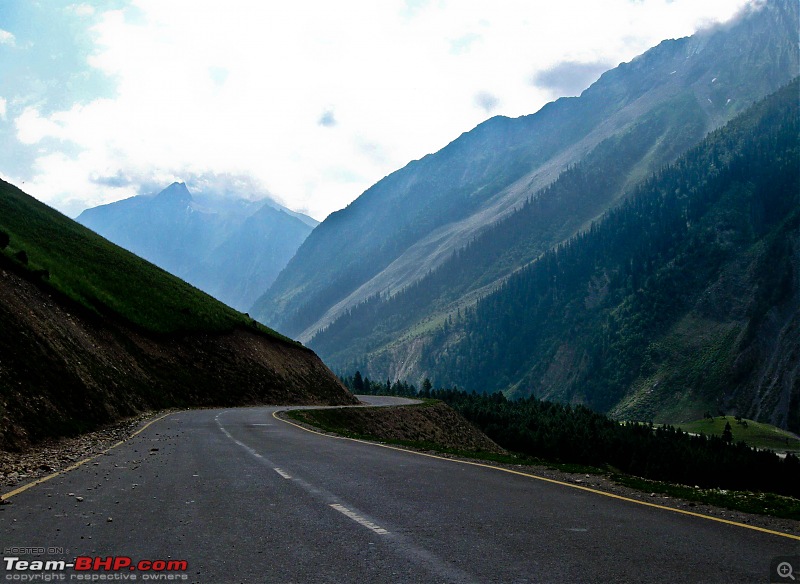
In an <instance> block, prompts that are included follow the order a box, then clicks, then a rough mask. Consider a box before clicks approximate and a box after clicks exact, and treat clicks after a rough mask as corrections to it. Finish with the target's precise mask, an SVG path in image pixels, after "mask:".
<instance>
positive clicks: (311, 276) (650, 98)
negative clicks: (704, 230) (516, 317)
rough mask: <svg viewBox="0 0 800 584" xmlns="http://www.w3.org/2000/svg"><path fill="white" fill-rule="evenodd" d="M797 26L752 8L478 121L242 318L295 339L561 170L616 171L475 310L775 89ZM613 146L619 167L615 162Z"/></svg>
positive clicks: (297, 261)
mask: <svg viewBox="0 0 800 584" xmlns="http://www.w3.org/2000/svg"><path fill="white" fill-rule="evenodd" d="M797 21H798V6H797V2H795V1H793V0H772V1H769V2H766V3H760V4H759V5H758V6H757V7H750V8H748V9H747V10H746V11H745V12H744V13H743V14H742V15H740V16H739V17H738V18H737V19H735V20H734V21H733V22H730V23H727V24H725V25H722V26H718V27H715V28H713V29H709V30H704V31H701V32H698V33H697V34H696V35H694V36H692V37H689V38H684V39H678V40H670V41H664V42H663V43H661V44H660V45H659V46H657V47H655V48H653V49H651V50H650V51H648V52H646V53H645V54H643V55H641V56H640V57H637V58H636V59H634V60H633V61H631V62H630V63H623V64H621V65H620V66H619V67H617V68H615V69H613V70H611V71H608V72H607V73H605V74H604V75H603V76H602V77H601V78H600V79H599V80H598V81H597V82H596V83H595V84H593V85H592V86H591V87H590V88H589V89H587V90H586V91H584V92H583V94H582V95H581V96H580V97H577V98H565V99H560V100H558V101H556V102H554V103H551V104H548V105H546V106H545V107H544V108H542V109H541V110H540V111H539V112H537V113H536V114H533V115H530V116H524V117H521V118H517V119H509V118H504V117H495V118H492V119H490V120H487V121H486V122H485V123H483V124H481V125H479V126H478V127H477V128H475V129H474V130H472V131H470V132H467V133H465V134H463V135H462V136H460V137H459V138H458V139H456V140H455V141H453V142H452V143H451V144H449V145H448V146H446V147H445V148H443V149H442V150H441V151H439V152H437V153H435V154H431V155H429V156H426V157H424V158H422V159H421V160H418V161H414V162H411V163H410V164H409V165H408V166H406V167H405V168H403V169H401V170H398V171H397V172H395V173H393V174H391V175H390V176H388V177H386V178H385V179H384V180H382V181H380V182H378V183H377V184H376V185H374V186H373V187H372V188H370V189H368V190H367V191H366V192H365V193H364V194H362V195H361V196H360V197H359V198H358V199H357V200H356V201H354V202H353V203H352V204H350V205H349V206H348V207H347V208H346V209H343V210H342V211H339V212H337V213H334V214H332V215H331V216H330V217H328V219H326V220H325V221H324V222H323V223H322V224H321V225H320V226H319V227H318V228H317V229H315V231H314V232H313V233H312V235H311V236H310V237H309V238H308V239H307V240H306V241H305V242H304V243H303V245H302V246H301V247H300V249H299V250H298V252H297V254H296V255H295V257H294V258H293V259H292V260H291V261H290V262H289V264H288V265H287V267H286V268H285V269H284V270H283V272H281V274H280V275H279V276H278V278H277V279H276V281H275V283H274V284H273V285H272V286H271V288H270V289H269V290H268V291H267V293H266V294H265V295H264V296H263V297H262V298H260V299H259V300H258V302H257V303H256V304H255V305H254V307H253V309H252V310H251V313H252V314H254V315H255V316H256V318H258V319H260V320H261V321H262V322H265V323H268V324H270V325H272V326H275V327H277V328H279V329H280V330H282V331H283V332H285V333H286V334H289V335H290V336H293V337H295V338H299V339H301V340H308V339H310V338H311V337H312V336H313V335H314V334H315V333H316V332H318V331H319V330H321V329H323V328H325V327H326V326H328V325H330V324H331V323H332V322H333V321H335V319H336V318H337V317H339V316H341V315H342V314H345V313H346V312H347V311H348V310H350V309H352V308H353V307H355V306H357V305H358V304H360V303H362V302H364V301H365V300H367V299H369V298H372V297H374V296H375V295H378V294H380V295H382V296H384V297H387V296H391V295H393V294H395V293H397V292H398V291H400V290H402V289H403V288H405V287H408V286H410V285H412V284H414V283H416V282H419V281H420V280H421V279H422V278H424V277H425V276H426V275H427V274H428V273H429V272H430V271H431V270H434V269H436V268H438V267H440V266H442V265H443V264H444V263H445V262H446V261H447V260H449V259H450V258H451V257H452V256H453V254H454V253H456V252H457V251H458V250H460V249H463V248H464V247H465V246H467V245H468V244H469V243H470V241H472V240H473V239H475V238H476V237H477V236H479V235H480V234H481V233H482V232H483V231H484V230H486V229H487V228H490V227H491V226H492V225H493V224H494V223H496V222H497V221H499V220H502V219H503V218H505V217H507V216H509V215H511V214H512V213H513V212H514V211H515V210H516V209H518V208H519V207H521V206H522V205H523V204H524V203H525V202H526V201H527V200H528V199H529V198H531V197H538V196H542V195H543V193H544V191H543V189H545V187H547V186H549V185H550V184H552V183H553V182H554V181H555V180H556V179H557V178H558V177H559V176H560V175H561V174H562V173H563V172H564V171H565V170H567V169H568V168H569V167H570V166H571V165H574V164H576V163H578V162H580V161H582V160H584V159H585V158H587V157H592V156H594V157H595V159H596V160H598V161H610V162H612V163H613V162H615V161H619V160H623V161H624V163H625V164H623V168H620V169H618V170H617V169H614V168H613V167H610V168H609V170H610V171H612V172H614V173H615V178H614V182H613V184H611V185H609V186H608V188H606V189H605V190H603V192H600V193H596V196H594V197H592V198H591V199H590V200H587V201H586V202H585V204H583V205H582V206H580V207H579V208H564V209H562V210H561V212H560V213H556V214H555V215H554V216H553V217H552V218H551V220H552V222H553V223H554V224H555V225H556V226H557V227H559V228H557V229H554V230H553V231H552V232H551V233H546V234H543V236H542V238H541V240H540V242H539V243H538V245H537V246H535V248H534V249H528V250H525V251H524V253H520V254H518V255H516V256H514V257H510V258H509V262H508V263H507V264H505V265H503V266H500V268H501V269H494V268H493V269H492V270H490V271H489V272H487V273H485V274H481V275H480V277H479V278H478V279H477V280H475V281H473V282H472V283H471V285H470V286H468V288H470V290H469V291H468V292H467V293H466V294H467V295H466V296H464V298H463V301H464V302H474V298H475V296H474V293H475V292H476V291H477V290H478V289H480V288H481V287H483V288H484V290H491V289H493V287H496V286H497V285H499V283H500V282H502V281H503V279H504V278H506V277H507V276H508V275H509V274H511V273H513V271H514V270H516V269H518V268H520V267H522V266H524V265H525V264H526V263H527V262H529V261H531V260H533V259H535V257H537V255H538V253H541V251H542V249H547V248H549V247H551V246H553V245H556V244H558V243H559V242H561V241H564V240H565V239H567V238H569V237H570V236H572V235H574V234H575V233H576V232H578V231H579V230H580V229H581V228H583V227H585V226H586V225H588V224H589V222H590V221H591V220H593V219H595V218H597V217H599V216H600V215H601V214H602V213H603V212H604V211H605V210H606V209H608V208H609V207H611V206H613V205H615V204H617V203H618V202H619V201H620V200H621V199H622V198H624V196H625V194H626V193H627V192H629V191H630V189H631V188H633V186H634V185H636V184H637V183H638V182H639V181H641V180H642V179H644V178H645V177H647V176H648V175H649V174H650V173H651V172H652V171H654V170H657V169H658V168H660V167H661V166H662V165H664V164H667V163H669V162H671V161H673V160H675V159H676V158H677V157H678V156H679V155H680V154H681V153H683V152H685V151H686V150H687V149H688V148H689V147H691V146H693V145H694V144H696V143H697V142H698V141H699V140H701V139H702V138H703V136H705V135H706V134H707V133H708V132H709V131H710V130H713V129H714V128H717V127H719V126H720V125H722V124H724V123H725V122H726V121H728V120H730V119H732V118H733V117H734V116H735V115H736V114H738V113H740V112H741V111H743V110H744V109H745V108H746V107H747V106H748V105H750V104H751V103H753V102H754V101H755V100H757V99H759V98H761V97H763V96H764V95H767V94H768V93H770V92H772V91H775V90H776V89H778V88H779V87H780V86H781V85H783V84H785V83H787V82H788V81H789V80H790V79H791V77H792V76H793V75H794V74H795V72H796V70H797V68H798V63H799V62H800V60H799V59H798V51H797V42H796V37H797ZM619 144H622V147H623V148H624V154H625V156H626V158H624V159H620V158H619V157H618V156H616V155H615V150H614V149H615V148H617V147H618V146H619ZM617 153H618V152H617ZM469 294H473V296H469ZM439 304H442V303H441V302H439ZM419 308H420V307H412V310H414V311H417V310H418V309H419ZM421 308H423V309H425V310H432V311H433V312H434V313H436V314H438V315H439V316H441V315H442V314H444V312H443V311H442V310H441V309H439V308H436V307H431V306H428V307H421ZM414 316H415V317H416V321H419V320H420V319H421V318H422V317H423V316H426V315H425V314H424V310H423V313H416V312H415V313H414ZM412 320H414V319H412ZM409 330H410V329H409ZM350 356H351V357H352V358H356V354H355V352H351V353H350Z"/></svg>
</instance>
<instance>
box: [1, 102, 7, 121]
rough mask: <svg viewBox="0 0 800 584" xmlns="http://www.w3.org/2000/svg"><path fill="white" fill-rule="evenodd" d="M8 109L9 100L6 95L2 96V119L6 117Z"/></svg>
mask: <svg viewBox="0 0 800 584" xmlns="http://www.w3.org/2000/svg"><path fill="white" fill-rule="evenodd" d="M7 111H8V102H6V99H5V98H4V97H0V120H5V119H6V112H7Z"/></svg>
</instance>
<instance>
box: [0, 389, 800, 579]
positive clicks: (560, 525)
mask: <svg viewBox="0 0 800 584" xmlns="http://www.w3.org/2000/svg"><path fill="white" fill-rule="evenodd" d="M386 399H387V400H390V399H391V398H386ZM278 409H285V408H275V407H259V408H242V409H227V410H193V411H184V412H178V413H175V414H172V415H170V416H168V417H166V418H164V419H161V420H159V421H157V422H155V423H153V424H151V425H150V426H148V427H147V428H146V429H145V430H143V431H142V432H141V433H139V434H138V435H136V436H135V437H133V438H131V439H130V440H128V441H126V442H125V443H123V444H121V445H119V446H118V447H116V448H113V449H112V450H110V451H108V452H107V453H106V454H105V455H102V456H99V457H97V458H95V459H93V460H91V461H89V462H87V463H86V464H83V465H82V466H80V467H78V468H76V469H74V470H72V471H69V472H66V473H63V474H60V475H58V476H56V477H54V478H52V479H50V480H48V481H46V482H43V483H41V484H38V485H36V486H34V487H32V488H30V489H27V490H25V491H24V492H21V493H19V494H16V495H14V496H13V497H11V498H10V501H12V504H10V505H4V506H2V507H0V534H2V543H3V547H4V558H8V557H18V558H20V559H21V560H22V561H36V560H43V561H47V560H66V561H71V560H72V559H73V558H75V557H76V556H90V557H94V556H102V557H106V556H127V557H130V558H132V560H133V561H134V562H136V561H139V560H150V561H154V560H185V561H186V562H187V565H188V569H187V570H186V571H185V572H183V571H179V572H174V573H169V574H168V573H166V572H159V573H154V572H141V571H128V570H123V571H121V572H117V573H114V572H111V573H106V572H103V571H101V572H99V573H92V574H89V575H90V576H95V577H98V578H99V577H109V576H114V577H116V578H117V580H116V581H123V580H122V579H123V578H124V579H131V578H132V577H133V576H138V579H137V581H142V577H143V576H148V577H150V576H158V577H161V578H163V577H166V576H168V575H170V576H173V577H182V576H184V575H186V576H187V577H188V579H187V580H186V581H189V582H204V583H238V582H254V583H265V582H297V583H305V582H314V583H317V582H331V583H333V582H347V583H359V582H376V583H380V582H398V583H410V582H425V583H428V582H480V583H484V582H498V583H523V582H559V583H564V582H659V583H661V582H725V583H731V582H748V583H749V582H768V581H769V568H770V562H771V560H772V559H773V558H774V557H775V556H782V555H798V554H800V541H798V540H796V539H790V538H786V537H781V536H779V535H774V534H769V533H763V532H758V531H754V530H751V529H746V528H742V527H738V526H734V525H727V524H723V523H718V522H714V521H709V520H704V519H700V518H696V517H692V516H686V515H682V514H678V513H674V512H669V511H664V510H661V509H658V508H653V507H647V506H643V505H638V504H635V503H631V502H626V501H621V500H617V499H613V498H610V497H605V496H602V495H599V494H595V493H591V492H585V491H580V490H577V489H573V488H569V487H566V486H562V485H557V484H550V483H547V482H544V481H540V480H536V479H533V478H530V477H526V476H521V475H514V474H509V473H506V472H500V471H497V470H493V469H490V468H485V467H480V466H471V465H465V464H460V463H457V462H452V461H447V460H442V459H438V458H432V457H426V456H421V455H419V454H414V453H409V452H404V451H398V450H393V449H388V448H382V447H380V446H375V445H370V444H365V443H361V442H356V441H351V440H343V439H337V438H333V437H328V436H322V435H318V434H315V433H312V432H309V431H306V430H303V429H301V428H298V427H295V426H293V425H290V424H288V423H286V422H283V421H280V420H278V419H276V418H275V417H273V415H272V414H273V412H275V411H276V410H278ZM79 497H80V498H82V500H78V498H79ZM12 547H13V548H22V549H21V550H20V549H16V550H10V549H9V548H12ZM25 548H45V550H44V553H41V550H38V551H37V550H34V551H35V553H33V554H31V553H30V552H31V550H27V549H25ZM51 548H52V549H51ZM12 551H13V552H14V553H9V552H12ZM3 562H4V565H3V566H0V572H2V576H0V577H2V578H3V580H4V581H8V580H9V579H10V578H11V577H17V578H21V575H24V576H28V577H30V576H33V575H35V574H36V572H35V571H31V570H28V571H14V570H11V571H8V570H5V568H6V567H7V566H8V565H9V564H8V560H6V559H4V560H3ZM19 566H20V565H19V564H16V565H15V567H19ZM56 575H58V574H56ZM61 575H64V576H65V577H66V581H71V579H72V580H74V579H75V577H76V576H77V575H78V573H76V572H74V571H73V570H71V569H67V570H66V571H65V572H61ZM80 575H87V573H85V572H80ZM17 581H19V580H17ZM178 581H180V580H178Z"/></svg>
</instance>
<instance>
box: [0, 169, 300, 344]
mask: <svg viewBox="0 0 800 584" xmlns="http://www.w3.org/2000/svg"><path fill="white" fill-rule="evenodd" d="M0 231H2V232H5V233H6V234H8V236H9V238H10V243H9V245H8V247H6V249H5V250H3V253H5V254H6V255H7V256H9V257H11V258H14V259H15V260H16V261H17V262H18V263H20V264H21V265H25V266H26V267H27V268H28V269H29V270H31V271H34V272H37V273H38V274H39V277H40V278H41V279H42V280H43V281H44V282H46V283H47V284H48V285H50V286H52V287H53V288H55V289H56V290H58V291H60V292H62V293H64V294H66V295H67V296H68V297H70V298H71V299H73V300H75V301H77V302H79V303H80V304H82V305H83V306H85V307H87V308H89V309H91V310H92V311H94V312H96V313H98V314H102V315H118V316H120V317H122V318H123V319H125V320H127V321H128V322H130V323H131V324H134V325H136V326H139V327H141V328H142V329H144V330H146V331H150V332H157V333H174V332H199V331H205V332H222V331H230V330H233V329H234V328H235V327H237V326H245V327H250V328H253V329H254V330H255V328H256V327H257V328H258V330H260V331H261V332H263V333H265V334H269V335H272V336H276V337H279V336H280V335H277V333H275V332H274V331H271V330H269V329H267V328H266V327H263V326H259V325H256V324H255V323H254V321H252V319H250V318H249V317H247V316H246V315H244V314H241V313H239V312H236V311H235V310H233V309H232V308H229V307H227V306H225V305H224V304H222V303H221V302H219V301H217V300H215V299H213V298H212V297H211V296H209V295H208V294H205V293H203V292H201V291H200V290H198V289H196V288H194V287H192V286H190V285H189V284H187V283H186V282H184V281H182V280H180V279H178V278H176V277H174V276H172V275H170V274H168V273H167V272H165V271H164V270H162V269H160V268H157V267H156V266H154V265H153V264H151V263H149V262H146V261H145V260H142V259H141V258H139V257H137V256H135V255H133V254H132V253H130V252H127V251H125V250H124V249H122V248H120V247H118V246H116V245H114V244H112V243H110V242H109V241H107V240H106V239H103V238H102V237H100V236H99V235H97V234H95V233H94V232H92V231H90V230H89V229H87V228H85V227H83V226H81V225H79V224H78V223H76V222H75V221H72V220H71V219H69V218H67V217H65V216H64V215H62V214H61V213H59V212H57V211H55V210H54V209H51V208H50V207H48V206H47V205H44V204H43V203H41V202H39V201H37V200H36V199H34V198H32V197H30V196H29V195H27V194H25V193H23V192H22V191H21V190H19V189H18V188H17V187H15V186H13V185H11V184H9V183H7V182H4V181H0ZM21 252H24V254H25V256H26V257H27V263H25V264H23V263H22V262H20V261H19V257H18V256H19V254H20V253H21ZM287 340H288V339H287Z"/></svg>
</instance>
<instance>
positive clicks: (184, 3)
mask: <svg viewBox="0 0 800 584" xmlns="http://www.w3.org/2000/svg"><path fill="white" fill-rule="evenodd" d="M742 4H744V1H743V0H708V1H707V2H702V3H698V2H695V1H694V0H674V1H671V2H670V1H668V0H643V1H641V2H637V3H631V2H629V1H628V0H608V1H606V2H594V1H591V0H589V1H587V0H560V1H559V2H558V3H547V5H543V3H540V2H530V1H529V0H497V1H496V2H492V3H491V4H490V3H486V2H479V1H477V0H476V1H468V0H449V1H447V0H442V1H440V2H435V3H428V4H420V5H417V6H415V8H414V10H413V11H409V10H408V9H407V7H406V5H405V3H404V2H402V1H401V0H384V1H381V2H373V1H371V0H342V1H340V2H326V1H319V2H317V1H309V0H305V1H300V0H298V1H297V2H287V3H280V4H279V3H275V2H253V1H247V0H231V1H229V2H226V3H225V5H224V6H222V5H220V4H219V3H212V2H198V1H197V0H174V1H170V2H163V1H162V0H136V1H135V2H134V5H135V7H136V8H137V9H138V11H139V12H138V13H139V17H138V18H136V19H135V21H129V20H126V16H125V12H124V11H121V10H120V11H108V12H106V13H104V14H103V15H102V18H101V19H100V22H99V24H98V25H97V26H96V27H95V29H94V31H93V32H94V34H95V35H96V37H97V50H96V52H95V53H94V55H93V56H92V57H91V60H90V63H91V64H92V65H93V66H94V67H97V68H99V69H101V70H102V71H104V72H105V73H107V74H108V75H110V76H112V77H113V78H115V79H116V80H117V83H118V85H117V92H116V96H115V97H113V98H111V99H97V100H95V101H91V102H89V103H84V104H81V105H76V106H74V107H72V108H71V109H69V110H65V111H61V112H57V113H55V114H52V115H49V116H46V117H45V116H42V115H41V114H40V112H39V111H38V110H37V109H33V108H28V109H26V110H25V111H23V113H22V114H21V115H20V116H19V117H18V118H17V119H16V127H17V135H18V138H19V140H20V141H21V142H23V143H25V144H36V143H39V142H42V141H43V140H44V139H45V138H55V139H57V140H61V141H64V142H65V143H66V142H69V143H70V144H73V145H77V146H78V147H79V148H80V149H81V154H80V155H79V156H78V157H70V156H66V155H59V154H57V153H53V152H52V151H51V150H48V151H47V152H46V153H45V154H44V155H43V156H42V158H41V159H40V160H39V161H38V163H37V167H36V169H35V170H36V173H37V174H36V177H35V179H34V181H33V186H32V187H31V188H30V190H31V192H32V194H34V195H36V196H39V197H40V198H43V199H45V200H47V201H48V202H51V204H54V202H55V201H64V200H68V199H69V198H70V197H71V196H78V194H79V196H80V197H83V198H84V200H85V201H86V204H87V205H94V204H98V203H100V202H104V201H107V200H108V199H110V198H121V197H123V196H130V194H132V191H133V190H135V185H131V184H124V185H122V184H120V185H119V186H115V185H116V184H117V183H116V182H114V181H107V183H108V184H98V183H97V182H92V181H91V180H90V179H91V177H98V176H106V177H114V176H126V177H149V178H150V179H157V178H164V180H165V182H166V181H167V180H171V179H172V178H173V177H175V178H181V176H182V175H203V174H206V173H216V174H219V175H228V174H230V175H237V176H238V175H247V176H251V177H253V179H254V180H255V181H257V182H258V183H259V184H263V185H264V188H265V189H266V190H268V191H270V192H271V193H275V194H276V195H277V196H279V197H281V198H282V199H283V201H284V202H285V203H286V204H287V206H289V207H292V208H302V209H307V210H309V211H310V212H311V213H312V214H313V215H314V216H315V217H316V218H318V219H322V218H323V217H324V216H325V215H327V214H328V213H330V212H331V211H334V210H336V209H339V208H341V207H343V206H344V205H346V204H347V203H348V202H350V201H351V200H353V199H354V198H355V197H357V196H358V195H359V194H360V193H361V192H362V191H363V190H364V189H366V188H367V187H369V186H370V185H371V184H373V183H374V182H376V181H377V180H379V179H380V178H382V177H383V176H385V175H386V174H388V173H390V172H392V171H393V170H396V169H397V168H399V167H401V166H403V165H404V164H406V163H407V162H408V161H410V160H412V159H415V158H420V157H422V156H424V155H425V154H427V153H429V152H433V151H435V150H438V149H439V148H441V147H442V146H444V145H445V144H446V143H447V142H449V141H451V140H452V139H454V138H456V137H457V136H458V135H459V134H460V133H462V132H464V131H466V130H469V129H471V128H472V127H474V126H475V125H476V124H478V123H480V122H481V121H482V120H483V119H485V117H486V115H487V114H488V112H490V111H491V113H492V114H504V115H508V116H519V115H524V114H529V113H533V112H534V111H536V110H538V109H539V108H540V107H541V106H542V105H544V103H545V102H546V101H548V100H550V99H552V97H553V95H552V94H551V93H550V91H549V90H548V89H547V88H541V87H536V86H534V85H532V84H531V83H530V80H531V78H532V76H534V75H535V74H536V72H537V71H542V70H545V69H548V68H552V67H554V66H556V65H557V64H558V63H562V62H565V61H571V62H586V63H597V62H608V63H619V62H621V61H625V60H630V59H631V58H632V57H634V56H635V55H637V54H639V53H641V52H642V51H644V50H646V49H647V48H648V47H650V46H652V45H654V44H656V43H658V42H659V41H660V40H662V39H663V38H666V37H678V36H685V35H688V34H691V33H692V32H693V31H694V30H695V28H696V27H697V24H698V23H700V22H703V21H706V20H709V19H714V18H717V19H723V18H727V17H729V16H731V15H732V14H733V12H734V11H735V10H736V8H737V7H739V6H741V5H742ZM631 31H635V32H631ZM12 38H13V37H12ZM1 39H2V37H0V42H1ZM331 104H336V107H335V109H334V108H332V107H331ZM334 112H335V117H334ZM334 124H335V131H333V130H334ZM58 173H62V175H63V176H65V177H67V178H66V179H65V180H59V176H58Z"/></svg>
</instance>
